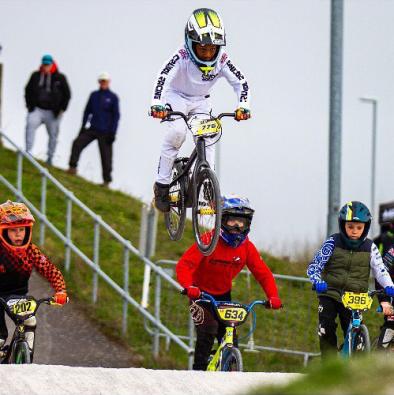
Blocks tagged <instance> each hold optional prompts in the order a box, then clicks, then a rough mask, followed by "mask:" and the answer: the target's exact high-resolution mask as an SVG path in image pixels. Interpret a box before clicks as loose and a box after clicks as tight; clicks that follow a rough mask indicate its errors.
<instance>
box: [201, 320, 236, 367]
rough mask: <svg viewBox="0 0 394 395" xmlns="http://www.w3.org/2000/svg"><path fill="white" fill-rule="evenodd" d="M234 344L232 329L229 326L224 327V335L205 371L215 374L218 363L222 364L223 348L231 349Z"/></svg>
mask: <svg viewBox="0 0 394 395" xmlns="http://www.w3.org/2000/svg"><path fill="white" fill-rule="evenodd" d="M233 342H234V328H233V327H231V326H228V327H226V333H225V335H224V337H223V339H222V341H221V343H220V345H219V348H218V349H217V351H216V352H215V355H214V356H213V357H212V359H211V362H209V365H208V367H207V371H210V372H216V371H218V370H220V363H221V362H222V351H223V348H224V347H225V346H229V347H232V346H233V344H234V343H233Z"/></svg>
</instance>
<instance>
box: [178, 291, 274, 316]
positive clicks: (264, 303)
mask: <svg viewBox="0 0 394 395" xmlns="http://www.w3.org/2000/svg"><path fill="white" fill-rule="evenodd" d="M181 294H182V295H187V289H186V288H184V289H183V290H182V291H181ZM197 301H205V302H210V303H212V304H214V305H217V304H218V303H228V302H229V301H228V300H223V301H221V300H216V299H215V298H214V297H213V296H212V295H210V294H209V293H207V292H201V295H200V297H199V299H197ZM256 305H262V306H266V307H269V302H268V300H255V301H253V302H252V303H250V304H246V305H243V306H244V307H245V308H246V309H247V310H248V312H249V311H251V310H252V309H253V307H254V306H256Z"/></svg>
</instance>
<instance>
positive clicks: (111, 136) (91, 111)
mask: <svg viewBox="0 0 394 395" xmlns="http://www.w3.org/2000/svg"><path fill="white" fill-rule="evenodd" d="M98 82H99V86H100V88H99V90H97V91H94V92H92V93H91V95H90V97H89V100H88V103H87V105H86V108H85V112H84V114H83V119H82V128H81V130H80V132H79V135H78V137H77V138H76V139H75V140H74V142H73V145H72V149H71V157H70V162H69V165H70V168H69V169H68V173H70V174H76V173H77V165H78V160H79V157H80V155H81V152H82V151H83V149H84V148H85V147H86V146H88V145H89V144H90V143H91V142H92V141H93V140H97V141H98V145H99V149H100V155H101V164H102V168H103V179H104V183H103V184H102V185H103V186H105V187H107V186H108V184H109V183H110V182H111V181H112V178H111V172H112V144H113V142H114V141H115V135H116V130H117V128H118V121H119V117H120V115H119V99H118V96H117V95H116V94H115V93H113V92H112V91H111V90H110V89H109V85H110V76H109V74H108V73H102V74H100V75H99V77H98ZM88 123H89V127H87V126H86V125H87V124H88Z"/></svg>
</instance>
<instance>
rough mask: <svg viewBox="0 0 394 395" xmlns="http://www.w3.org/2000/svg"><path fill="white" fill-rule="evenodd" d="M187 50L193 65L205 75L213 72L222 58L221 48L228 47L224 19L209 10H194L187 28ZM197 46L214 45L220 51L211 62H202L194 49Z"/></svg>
mask: <svg viewBox="0 0 394 395" xmlns="http://www.w3.org/2000/svg"><path fill="white" fill-rule="evenodd" d="M185 43H186V49H187V51H188V53H189V55H190V59H191V60H192V61H193V63H194V64H195V65H196V66H197V67H198V68H199V69H200V70H201V71H203V72H204V73H208V72H209V71H211V70H212V69H213V68H214V67H215V64H216V62H217V60H218V58H219V56H220V52H221V47H222V46H225V45H226V34H225V31H224V25H223V22H222V19H221V18H220V16H219V15H218V13H217V12H216V11H214V10H211V9H209V8H199V9H197V10H194V11H193V13H192V15H191V16H190V18H189V20H188V21H187V24H186V28H185ZM195 44H213V45H217V46H218V50H217V51H216V54H215V56H214V58H213V59H211V60H210V61H205V60H201V59H200V58H199V57H198V56H197V54H196V52H195V49H194V45H195Z"/></svg>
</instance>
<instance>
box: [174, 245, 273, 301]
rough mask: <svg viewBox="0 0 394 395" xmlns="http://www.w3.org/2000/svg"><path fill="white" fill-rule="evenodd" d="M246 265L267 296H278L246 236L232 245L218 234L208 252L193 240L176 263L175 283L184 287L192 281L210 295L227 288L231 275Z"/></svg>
mask: <svg viewBox="0 0 394 395" xmlns="http://www.w3.org/2000/svg"><path fill="white" fill-rule="evenodd" d="M245 266H247V267H248V268H249V270H250V271H251V272H252V274H253V276H254V277H255V278H256V280H257V281H258V282H259V283H260V285H261V287H262V288H263V289H264V292H265V293H266V295H267V297H268V298H270V297H278V290H277V287H276V284H275V279H274V276H273V275H272V273H271V270H270V269H269V268H268V266H267V265H266V264H265V262H264V261H263V259H262V258H261V257H260V254H259V252H258V251H257V249H256V247H255V246H254V244H253V243H252V242H251V241H250V240H249V239H248V238H247V239H246V240H245V241H244V242H243V243H242V244H241V245H240V246H238V247H236V248H233V247H230V246H229V245H227V244H226V243H225V242H224V241H223V240H222V239H221V238H220V239H219V241H218V244H217V246H216V248H215V250H214V251H213V253H212V254H211V255H209V256H204V255H203V254H201V252H200V251H199V249H198V247H197V244H193V245H192V246H191V247H190V248H189V249H188V250H187V251H186V252H185V253H184V254H183V255H182V257H181V259H180V260H179V262H178V263H177V265H176V274H177V278H178V282H179V284H181V285H182V286H183V287H184V288H187V287H189V286H191V285H194V286H196V287H198V288H200V289H201V290H203V291H206V292H208V293H210V294H212V295H214V296H216V295H223V294H225V293H226V292H229V291H230V290H231V286H232V280H233V278H234V277H235V276H236V275H237V274H238V273H239V272H240V271H241V270H242V269H243V268H244V267H245Z"/></svg>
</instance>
